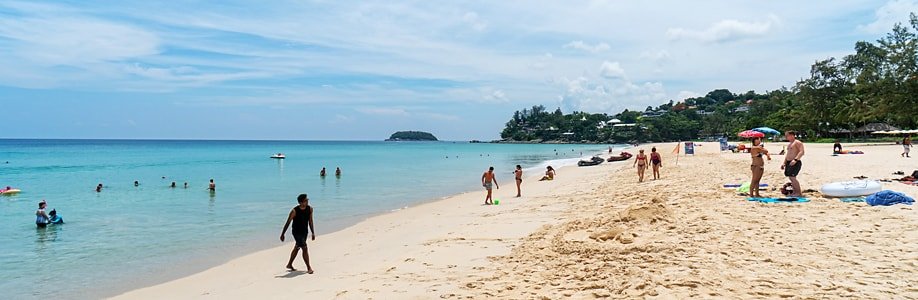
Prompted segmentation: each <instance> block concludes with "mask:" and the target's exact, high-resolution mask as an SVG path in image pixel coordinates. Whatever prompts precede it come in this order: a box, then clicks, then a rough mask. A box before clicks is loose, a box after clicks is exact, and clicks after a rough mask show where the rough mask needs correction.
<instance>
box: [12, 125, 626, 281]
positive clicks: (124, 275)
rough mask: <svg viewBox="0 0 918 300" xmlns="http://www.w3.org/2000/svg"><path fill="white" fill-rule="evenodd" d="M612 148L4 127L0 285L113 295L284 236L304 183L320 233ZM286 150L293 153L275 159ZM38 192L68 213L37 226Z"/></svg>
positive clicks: (276, 242) (189, 271)
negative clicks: (199, 137) (47, 134)
mask: <svg viewBox="0 0 918 300" xmlns="http://www.w3.org/2000/svg"><path fill="white" fill-rule="evenodd" d="M609 146H610V145H569V144H560V145H545V144H487V143H483V144H478V143H475V144H472V143H467V142H381V141H380V142H376V141H366V142H361V141H188V140H175V141H171V140H21V139H7V140H2V139H0V188H2V187H5V186H12V187H14V188H19V189H21V190H22V192H21V193H19V194H15V195H0V295H3V296H4V297H9V298H11V299H33V298H46V297H52V296H63V297H65V298H68V299H71V298H99V297H104V296H111V295H113V294H115V293H120V292H123V291H126V290H129V289H133V288H138V287H142V286H146V285H151V284H155V283H159V282H163V281H166V280H169V279H173V278H177V277H180V276H184V275H189V274H192V273H194V272H197V271H201V270H203V269H205V268H207V267H210V266H213V265H216V264H219V263H221V262H225V261H227V260H229V259H232V258H234V257H238V256H240V255H243V254H246V253H250V252H253V251H256V250H260V249H266V248H271V247H276V246H279V245H282V244H281V242H280V241H279V240H278V239H277V237H278V235H279V234H280V230H281V228H282V226H283V224H284V221H285V220H286V217H287V213H288V212H289V211H290V209H291V208H292V207H293V206H295V205H296V196H297V195H298V194H300V193H307V194H308V195H309V198H310V205H312V206H313V207H314V208H315V218H316V220H315V225H316V230H317V232H318V234H317V235H318V236H319V238H321V235H322V234H326V233H329V232H331V231H334V230H339V229H342V228H344V227H346V226H348V225H351V224H354V223H356V222H359V221H360V220H363V219H365V218H367V217H370V216H373V215H376V214H380V213H385V212H389V211H393V210H397V209H401V208H404V207H407V206H411V205H416V204H418V203H421V202H424V201H431V200H436V199H440V198H442V197H445V196H449V195H453V194H457V193H461V192H466V191H470V190H475V189H480V188H481V187H480V178H481V174H482V172H484V171H485V170H486V169H487V168H488V167H489V166H494V167H495V172H496V173H497V174H498V177H497V179H498V182H500V183H503V184H504V185H505V186H506V187H512V186H514V183H513V179H512V171H513V168H514V166H515V165H517V164H519V165H522V166H523V168H524V171H525V172H526V175H527V176H529V175H532V174H535V173H542V172H543V171H544V169H545V166H547V165H553V166H556V167H559V166H563V165H571V164H576V161H577V160H578V159H579V158H581V157H583V156H590V155H592V154H596V153H600V152H605V151H606V149H607V147H609ZM612 146H613V147H616V148H621V147H620V145H618V146H616V145H612ZM278 152H281V153H284V154H286V156H287V159H284V160H278V159H271V158H269V157H270V156H271V155H272V154H274V153H278ZM323 167H325V168H327V171H328V176H326V177H324V178H323V177H320V176H319V170H320V169H321V168H323ZM337 167H340V168H341V170H342V176H340V177H336V176H334V171H335V168H337ZM559 176H563V174H559ZM210 179H214V181H215V183H216V192H214V193H211V192H210V191H208V190H207V184H208V181H209V180H210ZM134 181H138V182H139V186H134ZM172 182H175V183H176V187H175V188H171V187H170V185H171V183H172ZM186 182H187V183H188V187H187V188H185V187H184V184H185V183H186ZM100 183H101V184H103V186H104V187H103V189H102V191H101V192H96V190H95V187H96V185H97V184H100ZM524 188H525V186H524ZM42 199H44V200H46V201H47V202H48V208H47V210H48V211H50V210H51V209H56V210H57V212H58V213H59V214H60V215H61V216H62V217H63V219H64V221H65V224H62V225H52V226H49V227H47V228H44V229H38V228H36V226H35V224H34V220H35V211H36V209H37V208H38V201H40V200H42ZM317 259H320V258H317ZM283 263H285V258H284V257H279V258H278V267H279V268H281V267H283Z"/></svg>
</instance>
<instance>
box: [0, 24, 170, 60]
mask: <svg viewBox="0 0 918 300" xmlns="http://www.w3.org/2000/svg"><path fill="white" fill-rule="evenodd" d="M0 37H5V38H7V39H10V40H14V41H16V43H15V44H14V45H15V46H13V47H11V51H12V52H13V53H7V55H10V54H12V55H15V56H16V57H20V58H23V59H27V60H29V61H31V62H33V63H35V64H38V65H45V66H56V65H70V66H85V65H87V64H93V63H101V62H109V61H123V60H128V59H133V58H138V57H145V56H149V55H153V54H157V53H159V49H158V48H159V45H160V39H159V37H157V36H156V34H154V33H151V32H149V31H146V30H143V29H140V28H136V27H134V26H130V25H125V24H120V23H116V22H111V21H104V20H98V19H92V18H82V17H61V18H40V17H35V18H8V17H6V18H0Z"/></svg>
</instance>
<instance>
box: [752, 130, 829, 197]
mask: <svg viewBox="0 0 918 300" xmlns="http://www.w3.org/2000/svg"><path fill="white" fill-rule="evenodd" d="M784 137H785V138H787V141H788V145H787V147H786V150H785V151H786V152H785V153H784V163H782V164H781V170H784V176H786V177H787V179H788V181H790V184H791V188H792V189H793V190H792V191H790V192H789V193H788V197H803V190H802V189H801V188H800V181H798V180H797V175H799V174H800V169H801V168H802V167H803V162H802V161H800V158H802V157H803V154H804V153H805V150H804V147H803V142H802V141H800V140H798V139H797V132H795V131H793V130H789V131H787V132H785V133H784ZM833 147H834V145H833ZM838 148H841V145H839V146H838ZM782 152H783V151H782ZM749 155H750V156H752V166H751V169H752V180H751V181H750V182H749V196H751V197H762V195H761V194H760V193H759V191H760V187H759V185H760V183H761V181H762V176H763V175H764V174H765V159H763V158H762V157H763V156H764V157H766V158H767V159H768V160H771V155H770V154H769V153H768V150H767V149H765V146H764V145H763V144H762V138H761V137H756V138H753V139H752V147H750V149H749Z"/></svg>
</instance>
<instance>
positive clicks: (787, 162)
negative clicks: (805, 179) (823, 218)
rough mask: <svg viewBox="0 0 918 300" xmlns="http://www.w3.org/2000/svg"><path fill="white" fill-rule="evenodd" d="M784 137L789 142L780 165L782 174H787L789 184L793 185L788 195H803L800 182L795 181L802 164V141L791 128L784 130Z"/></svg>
mask: <svg viewBox="0 0 918 300" xmlns="http://www.w3.org/2000/svg"><path fill="white" fill-rule="evenodd" d="M784 137H786V138H787V141H789V142H790V144H788V145H787V155H785V156H784V164H783V165H781V169H782V170H784V176H787V179H788V180H790V182H791V186H793V187H794V192H793V193H791V194H790V197H803V192H802V190H801V189H800V182H799V181H797V174H800V167H801V166H802V165H803V162H801V161H800V158H801V157H803V153H804V150H803V142H801V141H800V140H797V133H796V132H794V131H793V130H788V131H787V132H785V133H784Z"/></svg>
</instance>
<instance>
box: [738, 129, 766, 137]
mask: <svg viewBox="0 0 918 300" xmlns="http://www.w3.org/2000/svg"><path fill="white" fill-rule="evenodd" d="M737 136H739V137H741V138H756V137H765V134H764V133H761V132H758V131H752V130H746V131H743V132H740V133H738V134H737Z"/></svg>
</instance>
